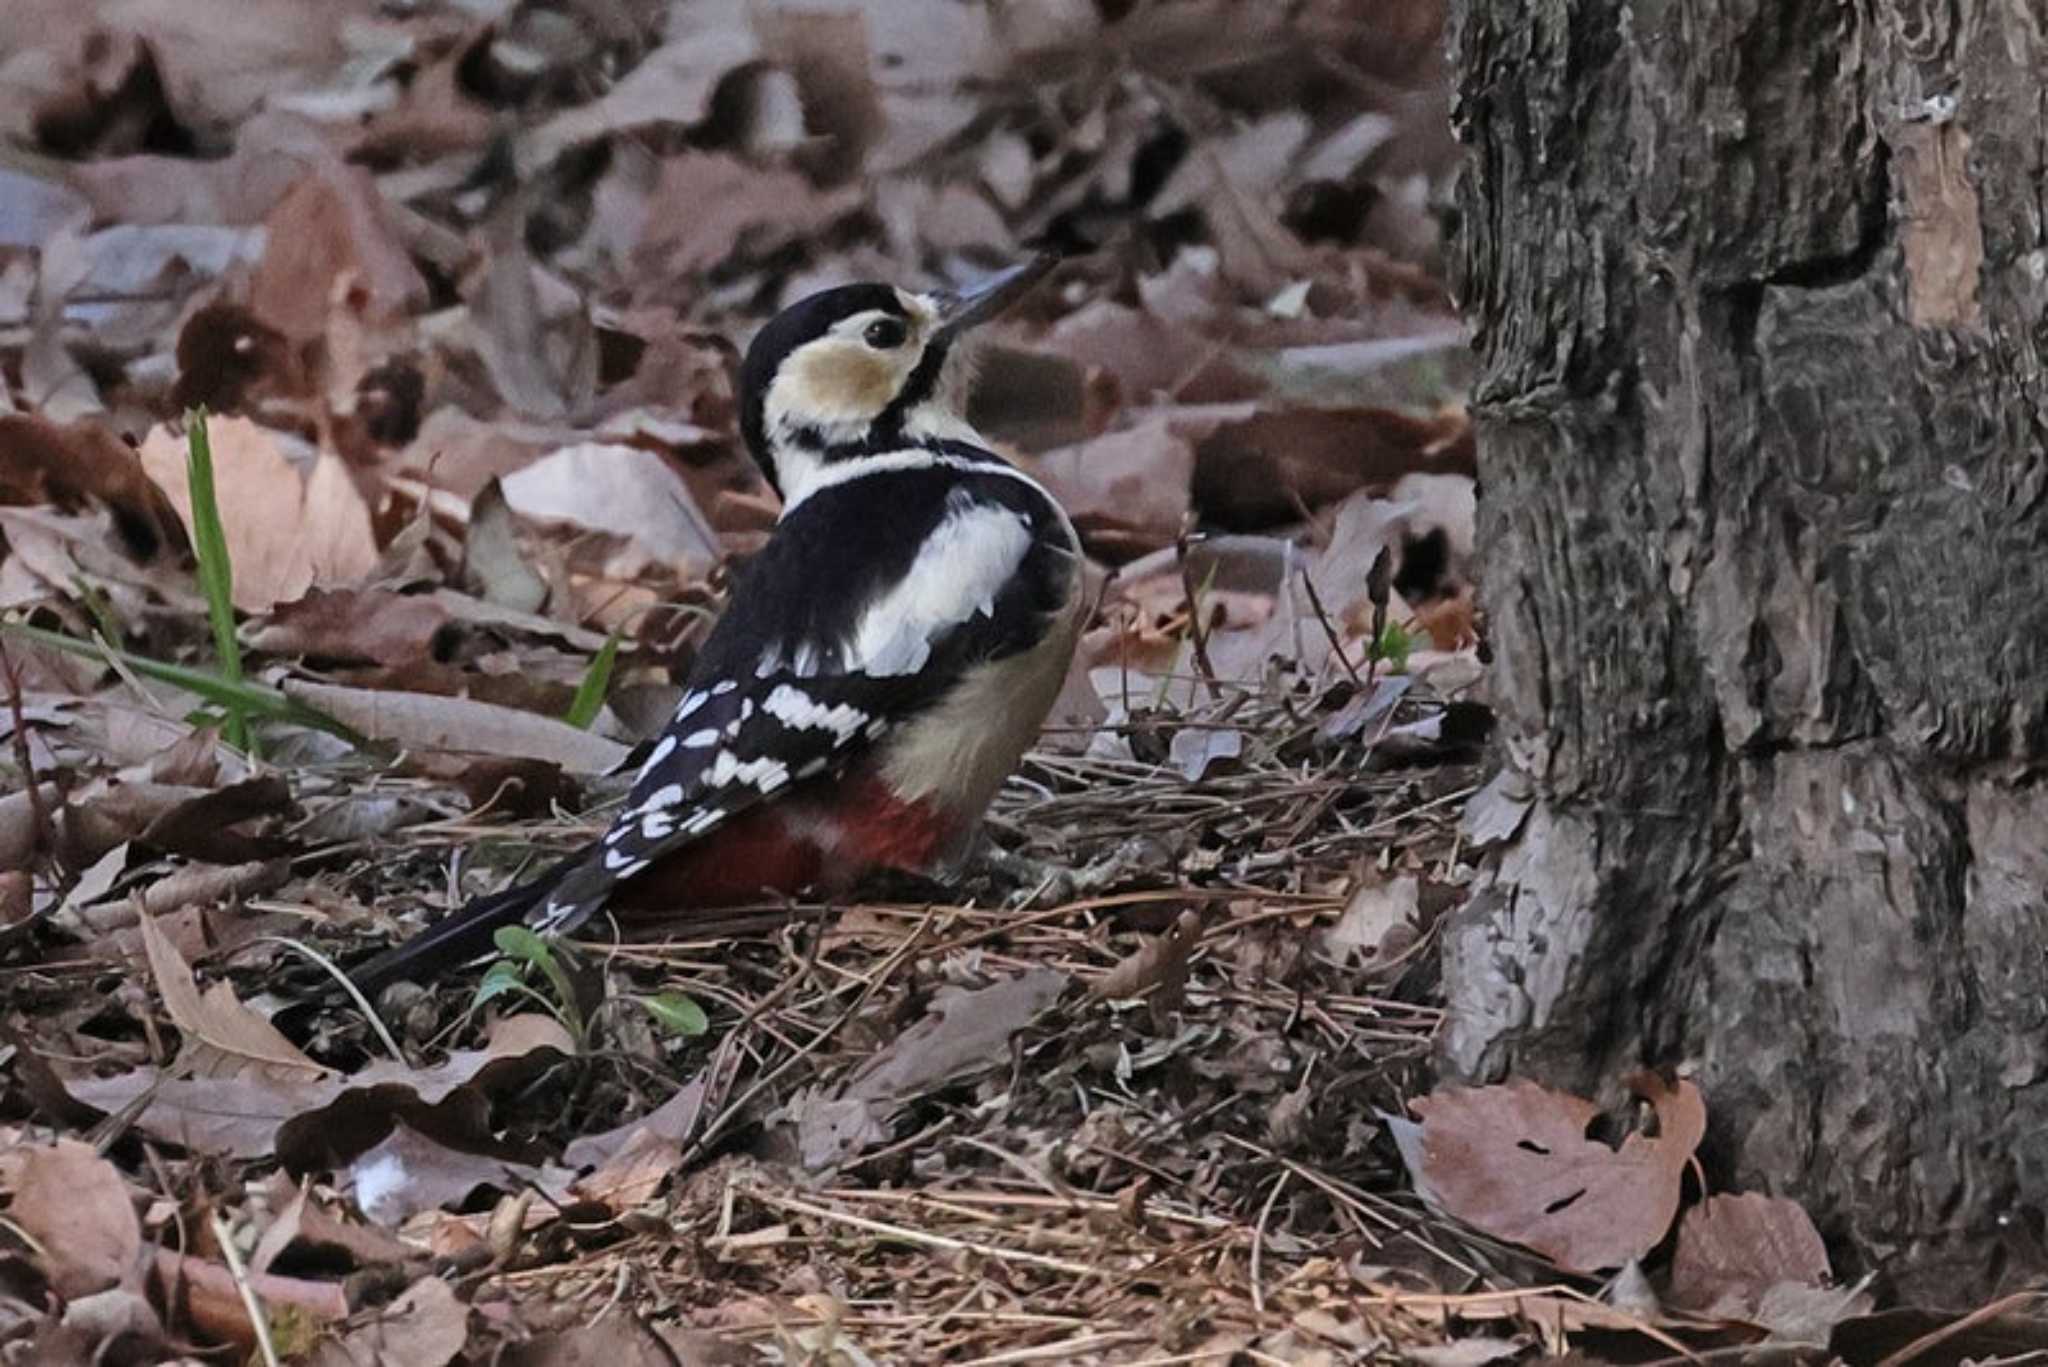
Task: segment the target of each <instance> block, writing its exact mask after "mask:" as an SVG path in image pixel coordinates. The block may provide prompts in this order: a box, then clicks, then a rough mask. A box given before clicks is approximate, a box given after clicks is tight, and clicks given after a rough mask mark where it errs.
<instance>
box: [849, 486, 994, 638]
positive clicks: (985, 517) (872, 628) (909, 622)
mask: <svg viewBox="0 0 2048 1367" xmlns="http://www.w3.org/2000/svg"><path fill="white" fill-rule="evenodd" d="M1030 549H1031V526H1030V524H1029V522H1027V521H1026V520H1025V518H1024V517H1023V515H1022V514H1020V513H1016V512H1013V511H1012V510H1010V509H1008V508H1002V507H996V506H993V505H991V504H986V503H968V504H967V505H966V506H964V507H962V508H959V509H958V510H956V511H955V512H954V513H953V514H952V515H951V516H949V517H948V518H947V519H946V520H945V521H944V522H941V523H940V524H939V525H938V527H937V528H936V529H935V530H934V531H933V532H932V534H931V535H930V536H929V537H927V538H925V542H924V545H923V546H921V547H919V548H918V552H917V559H916V560H915V561H913V562H912V563H911V566H910V569H909V572H908V573H906V574H905V575H904V576H903V578H902V580H901V581H899V582H898V583H897V584H896V585H895V586H894V587H893V588H891V589H890V590H889V592H887V593H885V594H883V595H882V596H881V597H879V598H877V599H876V600H875V601H874V602H872V603H870V604H868V606H867V608H866V609H865V610H864V611H863V612H862V613H861V615H860V620H859V621H858V622H856V623H855V624H854V628H853V631H852V632H851V633H850V637H849V644H848V648H847V660H846V666H847V669H848V670H849V671H851V672H859V673H864V674H883V675H888V674H915V673H916V672H917V671H918V670H920V669H922V668H924V666H925V663H926V662H927V661H928V660H929V659H930V658H931V653H932V640H933V638H934V637H936V636H938V635H940V634H942V633H943V632H945V631H946V630H948V629H949V628H952V627H956V626H959V625H961V624H962V623H964V622H967V621H970V620H972V619H973V618H974V616H975V615H976V614H983V615H988V616H993V615H994V613H995V603H996V595H997V594H999V593H1001V592H1002V591H1003V586H1004V585H1006V584H1008V583H1009V582H1010V579H1011V576H1013V575H1015V574H1016V572H1017V567H1018V566H1019V565H1020V564H1022V563H1023V561H1024V556H1025V555H1026V553H1027V552H1029V551H1030Z"/></svg>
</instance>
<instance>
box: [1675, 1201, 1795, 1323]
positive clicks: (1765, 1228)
mask: <svg viewBox="0 0 2048 1367" xmlns="http://www.w3.org/2000/svg"><path fill="white" fill-rule="evenodd" d="M1831 1278H1832V1270H1831V1269H1830V1268H1829V1266H1828V1251H1827V1247H1826V1245H1824V1244H1823V1243H1822V1242H1821V1238H1820V1231H1818V1230H1816V1229H1815V1228H1814V1227H1813V1221H1812V1220H1811V1219H1809V1218H1808V1217H1807V1214H1806V1210H1805V1208H1804V1207H1802V1206H1801V1205H1800V1204H1799V1203H1798V1202H1797V1201H1791V1200H1787V1199H1785V1198H1784V1197H1772V1196H1765V1195H1762V1194H1761V1193H1758V1192H1744V1193H1741V1194H1739V1195H1725V1194H1724V1195H1720V1196H1710V1197H1708V1198H1707V1199H1706V1200H1704V1201H1702V1202H1700V1203H1699V1204H1698V1205H1696V1206H1694V1207H1693V1208H1692V1209H1691V1210H1688V1211H1687V1212H1686V1213H1685V1218H1684V1219H1683V1220H1681V1221H1679V1224H1678V1248H1677V1251H1676V1252H1675V1253H1674V1254H1673V1255H1672V1259H1671V1281H1670V1287H1669V1290H1668V1292H1667V1295H1668V1296H1669V1299H1670V1301H1671V1303H1672V1304H1673V1305H1676V1306H1678V1307H1680V1308H1682V1309H1686V1310H1693V1311H1698V1312H1700V1313H1702V1314H1706V1315H1710V1316H1712V1317H1714V1318H1717V1319H1736V1318H1743V1317H1745V1316H1748V1315H1750V1314H1753V1313H1754V1311H1755V1310H1756V1308H1757V1305H1758V1304H1759V1302H1760V1301H1761V1299H1762V1298H1763V1296H1764V1294H1765V1293H1766V1292H1768V1291H1769V1290H1770V1289H1771V1288H1772V1287H1774V1286H1776V1285H1778V1284H1779V1283H1781V1282H1790V1283H1794V1284H1798V1285H1805V1286H1816V1287H1817V1286H1825V1285H1827V1283H1828V1282H1829V1280H1831Z"/></svg>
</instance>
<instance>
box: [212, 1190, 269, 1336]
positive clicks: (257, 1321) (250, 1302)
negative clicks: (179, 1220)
mask: <svg viewBox="0 0 2048 1367" xmlns="http://www.w3.org/2000/svg"><path fill="white" fill-rule="evenodd" d="M212 1216H213V1237H214V1239H215V1240H216V1241H217V1242H218V1243H219V1244H220V1255H221V1257H223V1258H225V1259H226V1260H227V1264H228V1275H229V1276H230V1277H233V1278H234V1279H235V1290H236V1291H237V1292H239V1293H240V1294H241V1297H242V1309H244V1310H246V1311H247V1312H248V1314H249V1327H250V1329H252V1330H253V1331H254V1332H255V1334H256V1347H257V1348H258V1349H259V1350H260V1351H261V1352H262V1354H263V1367H282V1364H281V1363H280V1362H279V1361H278V1357H277V1345H276V1344H274V1343H272V1342H271V1341H270V1317H269V1316H268V1315H266V1314H264V1313H263V1302H261V1301H259V1300H257V1299H256V1288H255V1287H253V1286H251V1285H249V1269H248V1268H246V1267H244V1266H242V1251H241V1250H240V1249H238V1248H236V1247H235V1236H234V1234H233V1232H232V1231H230V1230H229V1229H228V1222H227V1221H226V1220H223V1219H222V1218H221V1214H220V1212H219V1211H218V1210H215V1211H213V1212H212Z"/></svg>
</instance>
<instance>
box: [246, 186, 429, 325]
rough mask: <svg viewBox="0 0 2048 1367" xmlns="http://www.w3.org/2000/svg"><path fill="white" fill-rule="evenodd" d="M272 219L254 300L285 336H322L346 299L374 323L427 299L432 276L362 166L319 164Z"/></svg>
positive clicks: (256, 310)
mask: <svg viewBox="0 0 2048 1367" xmlns="http://www.w3.org/2000/svg"><path fill="white" fill-rule="evenodd" d="M266 226H267V227H268V229H269V234H268V238H267V245H266V247H265V248H264V252H263V260H262V261H261V262H259V263H258V265H257V267H256V271H255V276H254V278H253V279H252V280H251V281H250V286H249V305H250V308H251V309H252V311H253V312H254V313H255V315H256V317H257V318H258V319H259V320H261V321H262V322H263V323H265V324H267V325H268V326H270V327H272V328H275V329H276V330H277V331H278V332H280V333H282V334H284V335H285V336H286V337H290V338H293V339H295V340H298V341H310V340H312V339H314V338H318V337H322V336H324V335H325V334H326V332H327V325H328V319H329V315H330V313H331V311H332V310H334V309H336V308H337V307H341V306H343V305H344V302H345V303H346V306H347V307H348V308H349V310H350V311H351V312H352V313H353V314H355V315H356V316H358V317H360V318H362V319H364V320H365V321H367V322H370V323H373V324H375V323H381V322H387V321H390V320H393V319H396V318H400V317H403V316H404V315H406V314H408V313H411V312H412V311H413V310H415V309H417V308H419V307H421V306H423V305H424V304H425V303H426V299H427V283H426V281H425V280H424V279H423V278H421V276H420V273H419V269H418V268H417V267H416V266H414V265H413V263H412V256H411V254H410V253H408V252H407V251H406V249H405V246H404V243H403V242H402V241H401V239H400V238H399V235H398V233H397V230H396V229H395V228H394V227H393V225H392V222H391V217H390V210H389V209H388V208H387V207H386V205H385V201H384V197H383V196H382V195H381V194H379V193H378V191H377V183H376V182H375V181H374V180H372V179H371V178H370V176H369V174H368V173H367V172H365V171H363V170H362V169H360V168H358V167H354V166H341V165H324V166H322V167H320V168H319V169H318V170H316V171H314V172H313V173H312V174H310V175H308V176H307V177H306V178H305V179H303V180H301V181H300V182H299V183H298V184H297V185H296V186H294V187H293V188H292V190H291V192H290V193H289V194H287V195H286V196H285V197H284V199H283V200H282V201H281V202H280V203H279V204H278V205H277V207H276V208H275V209H273V210H271V212H270V216H269V218H268V220H267V221H266Z"/></svg>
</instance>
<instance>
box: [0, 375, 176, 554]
mask: <svg viewBox="0 0 2048 1367" xmlns="http://www.w3.org/2000/svg"><path fill="white" fill-rule="evenodd" d="M39 503H48V504H50V505H52V506H54V507H56V508H57V509H58V510H60V511H62V512H77V511H79V510H80V509H81V508H83V507H86V506H88V505H98V506H101V507H104V508H106V509H107V510H108V511H109V512H111V513H112V514H113V516H114V526H115V530H116V531H117V532H118V533H119V535H120V539H121V545H122V547H123V549H125V550H126V551H127V552H128V553H129V554H130V555H131V556H133V557H134V558H135V559H136V560H137V561H139V562H142V563H150V562H155V561H159V560H161V561H163V562H164V563H166V564H169V565H177V564H179V563H180V562H182V561H183V560H184V559H185V558H186V557H187V556H189V555H190V554H191V551H192V547H191V543H190V541H189V540H187V538H186V535H185V526H184V524H183V523H182V522H180V521H179V519H178V510H177V508H176V507H175V506H174V505H173V504H172V503H171V501H170V500H169V499H167V498H166V497H165V496H164V492H163V490H161V489H159V488H158V487H157V486H156V484H154V483H153V482H151V480H150V478H149V476H148V475H147V474H145V473H144V471H143V467H142V462H141V461H140V460H138V459H137V458H136V455H135V452H134V451H133V450H131V449H130V448H129V447H128V445H127V444H126V443H125V442H123V441H122V440H121V439H120V438H119V437H117V436H115V435H114V434H113V433H112V432H111V431H109V430H108V429H107V428H106V426H105V425H103V424H101V423H98V422H94V421H91V420H86V421H81V422H76V423H72V424H71V425H69V426H61V425H59V424H57V423H54V422H51V421H49V420H48V419H47V418H43V417H39V416H36V415H34V414H26V413H10V414H5V415H0V504H13V505H23V506H31V505H35V504H39Z"/></svg>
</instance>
